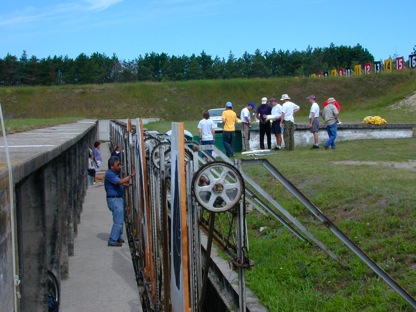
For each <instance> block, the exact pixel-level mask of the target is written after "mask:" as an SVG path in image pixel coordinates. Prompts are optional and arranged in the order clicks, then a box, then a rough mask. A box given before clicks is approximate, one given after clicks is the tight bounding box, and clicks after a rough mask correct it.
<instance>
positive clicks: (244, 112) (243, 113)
mask: <svg viewBox="0 0 416 312" xmlns="http://www.w3.org/2000/svg"><path fill="white" fill-rule="evenodd" d="M246 117H248V120H250V111H249V110H248V108H247V107H244V108H243V109H242V111H241V114H240V119H241V122H242V123H247V120H246Z"/></svg>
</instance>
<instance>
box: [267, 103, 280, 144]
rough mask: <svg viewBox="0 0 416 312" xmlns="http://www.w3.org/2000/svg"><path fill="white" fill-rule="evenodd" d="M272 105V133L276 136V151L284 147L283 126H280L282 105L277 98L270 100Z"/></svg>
mask: <svg viewBox="0 0 416 312" xmlns="http://www.w3.org/2000/svg"><path fill="white" fill-rule="evenodd" d="M269 102H270V105H271V106H272V116H271V120H272V121H273V122H272V126H271V133H273V134H274V136H275V137H276V147H275V148H274V149H275V150H276V151H280V150H281V149H282V128H280V117H281V116H282V105H280V104H279V103H277V101H276V99H275V98H271V99H270V100H269Z"/></svg>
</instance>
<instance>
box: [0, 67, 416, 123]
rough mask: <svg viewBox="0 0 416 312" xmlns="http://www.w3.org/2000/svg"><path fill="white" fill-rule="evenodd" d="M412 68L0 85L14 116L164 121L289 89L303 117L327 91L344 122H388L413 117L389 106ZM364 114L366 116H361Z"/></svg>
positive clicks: (404, 92)
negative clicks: (385, 71) (270, 76)
mask: <svg viewBox="0 0 416 312" xmlns="http://www.w3.org/2000/svg"><path fill="white" fill-rule="evenodd" d="M415 78H416V71H414V70H408V71H404V72H395V73H390V74H379V75H378V74H377V75H376V74H374V75H366V76H359V77H327V78H293V77H290V78H288V77H284V78H273V79H232V80H197V81H185V82H161V83H149V82H141V83H130V84H127V83H125V84H101V85H82V86H78V85H77V86H75V85H65V86H50V87H27V86H24V87H1V88H0V102H1V104H2V106H3V113H4V115H8V114H13V116H14V118H55V117H70V116H84V117H86V118H97V119H108V118H136V117H142V118H152V117H158V118H161V119H162V120H164V121H168V122H171V121H192V120H193V121H195V120H199V119H201V118H202V111H203V110H204V109H209V108H216V107H223V106H224V105H225V102H226V101H231V102H233V103H234V109H235V111H237V112H238V113H240V111H241V109H242V108H244V107H245V106H246V105H247V103H248V102H250V101H254V102H255V103H257V104H258V103H259V101H260V99H261V98H262V97H263V96H266V97H268V98H270V97H276V98H280V96H281V95H282V94H283V93H288V94H289V95H290V96H291V98H292V99H293V100H294V102H296V103H297V104H299V105H300V106H301V110H300V112H299V113H298V114H297V117H298V118H300V119H299V120H302V119H301V118H306V117H307V115H308V112H309V103H308V102H307V101H306V96H308V95H309V94H315V95H316V96H317V99H318V102H319V103H320V104H322V102H323V101H324V100H325V99H327V98H328V97H330V96H333V97H335V98H336V99H337V100H338V101H339V102H340V104H341V106H342V112H341V114H342V117H343V118H344V119H345V120H346V121H361V120H362V118H363V117H365V116H366V115H380V116H382V117H384V118H385V119H387V121H388V122H398V121H401V122H411V121H413V120H414V119H413V120H412V119H411V117H409V116H407V115H403V114H400V113H396V112H395V111H389V110H388V108H387V107H388V106H389V105H391V104H393V103H395V102H397V101H399V100H401V99H404V98H405V97H407V96H409V95H411V94H413V93H414V92H415V91H416V79H415ZM362 115H365V116H362Z"/></svg>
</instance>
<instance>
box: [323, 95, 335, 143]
mask: <svg viewBox="0 0 416 312" xmlns="http://www.w3.org/2000/svg"><path fill="white" fill-rule="evenodd" d="M334 102H335V99H334V98H333V97H330V98H329V99H328V105H327V106H325V107H324V109H323V110H322V117H323V118H324V123H325V126H326V132H328V137H329V138H328V141H326V143H325V145H324V147H325V149H326V150H327V149H328V148H329V147H331V148H332V149H335V148H336V146H335V139H336V138H337V124H338V115H339V111H338V109H337V108H336V106H335V105H334Z"/></svg>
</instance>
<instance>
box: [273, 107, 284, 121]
mask: <svg viewBox="0 0 416 312" xmlns="http://www.w3.org/2000/svg"><path fill="white" fill-rule="evenodd" d="M272 115H273V117H274V118H272V120H273V121H275V120H277V119H279V118H280V117H281V116H282V105H280V104H276V105H275V106H273V107H272Z"/></svg>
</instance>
